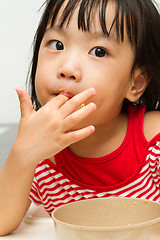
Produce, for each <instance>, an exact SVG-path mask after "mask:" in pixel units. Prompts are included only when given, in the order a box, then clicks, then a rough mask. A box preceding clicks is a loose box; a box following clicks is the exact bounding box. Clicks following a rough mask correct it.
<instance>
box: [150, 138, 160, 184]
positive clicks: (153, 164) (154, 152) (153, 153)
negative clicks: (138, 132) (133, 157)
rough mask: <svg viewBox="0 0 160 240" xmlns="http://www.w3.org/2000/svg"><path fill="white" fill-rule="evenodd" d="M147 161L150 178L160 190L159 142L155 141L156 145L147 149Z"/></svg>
mask: <svg viewBox="0 0 160 240" xmlns="http://www.w3.org/2000/svg"><path fill="white" fill-rule="evenodd" d="M148 151H149V154H148V156H147V157H148V160H149V165H150V170H151V174H152V178H153V180H154V183H155V184H156V186H157V187H158V188H159V189H160V142H159V141H157V142H156V144H155V145H154V146H152V147H150V148H149V149H148Z"/></svg>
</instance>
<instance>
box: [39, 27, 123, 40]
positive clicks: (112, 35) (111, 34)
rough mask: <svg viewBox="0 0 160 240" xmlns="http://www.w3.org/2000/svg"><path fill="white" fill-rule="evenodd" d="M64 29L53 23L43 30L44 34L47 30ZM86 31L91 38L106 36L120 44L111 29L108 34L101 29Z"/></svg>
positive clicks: (63, 31)
mask: <svg viewBox="0 0 160 240" xmlns="http://www.w3.org/2000/svg"><path fill="white" fill-rule="evenodd" d="M65 29H66V28H63V27H59V26H58V25H57V26H56V25H54V26H49V28H48V29H46V31H45V34H47V33H49V32H52V31H56V32H62V33H65ZM86 33H89V35H90V36H91V37H90V38H92V39H94V38H95V39H96V38H104V37H107V39H108V40H109V41H111V42H113V43H116V44H120V41H119V40H118V38H117V37H116V33H115V31H114V30H113V31H112V33H110V34H109V35H107V34H104V33H103V32H102V31H100V32H96V31H92V30H90V31H86ZM45 34H44V35H45Z"/></svg>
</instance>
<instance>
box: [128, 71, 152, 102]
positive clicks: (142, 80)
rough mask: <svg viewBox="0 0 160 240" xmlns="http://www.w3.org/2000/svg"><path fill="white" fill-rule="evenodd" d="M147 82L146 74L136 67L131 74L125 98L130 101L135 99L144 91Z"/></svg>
mask: <svg viewBox="0 0 160 240" xmlns="http://www.w3.org/2000/svg"><path fill="white" fill-rule="evenodd" d="M148 82H149V81H148V80H147V78H146V75H145V74H144V73H143V72H142V71H141V70H140V69H136V70H135V72H134V74H133V76H132V79H131V84H130V88H129V90H128V92H127V96H126V98H127V99H128V100H129V101H130V102H135V101H137V100H138V99H139V98H140V97H141V96H142V94H143V93H144V91H145V89H146V87H147V85H148Z"/></svg>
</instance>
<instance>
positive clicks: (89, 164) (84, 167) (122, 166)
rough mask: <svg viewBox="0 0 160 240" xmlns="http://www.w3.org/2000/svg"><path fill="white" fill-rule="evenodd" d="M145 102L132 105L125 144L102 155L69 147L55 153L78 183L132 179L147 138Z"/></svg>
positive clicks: (100, 183) (111, 183) (61, 166)
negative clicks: (91, 155) (86, 154)
mask: <svg viewBox="0 0 160 240" xmlns="http://www.w3.org/2000/svg"><path fill="white" fill-rule="evenodd" d="M144 113H145V106H139V107H134V106H130V107H129V109H128V116H129V118H128V129H127V133H126V136H125V139H124V140H123V142H122V144H121V145H120V146H119V148H117V149H116V150H115V151H114V152H112V153H110V154H108V155H106V156H103V157H99V158H84V157H80V156H77V155H75V154H74V153H72V152H71V151H70V150H69V148H66V149H64V150H63V151H61V152H59V153H58V154H57V155H55V160H56V166H57V167H58V168H59V169H60V170H61V171H62V172H63V173H64V174H65V175H66V176H67V177H68V178H69V179H72V180H75V181H76V182H77V183H78V182H79V183H84V184H87V185H88V186H89V185H90V186H97V187H98V186H106V187H107V186H108V187H109V186H110V187H111V186H114V185H116V184H119V183H121V182H123V181H125V180H129V179H130V178H131V177H132V176H133V175H134V173H136V172H138V171H139V168H140V167H141V164H142V161H143V160H144V153H145V149H146V145H147V144H148V142H147V140H146V139H145V137H144V134H143V119H144Z"/></svg>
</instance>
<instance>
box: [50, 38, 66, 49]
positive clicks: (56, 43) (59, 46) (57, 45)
mask: <svg viewBox="0 0 160 240" xmlns="http://www.w3.org/2000/svg"><path fill="white" fill-rule="evenodd" d="M48 45H49V47H50V48H52V49H53V50H58V51H61V50H63V49H64V45H63V43H62V42H60V41H58V40H52V41H50V42H49V44H48Z"/></svg>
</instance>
